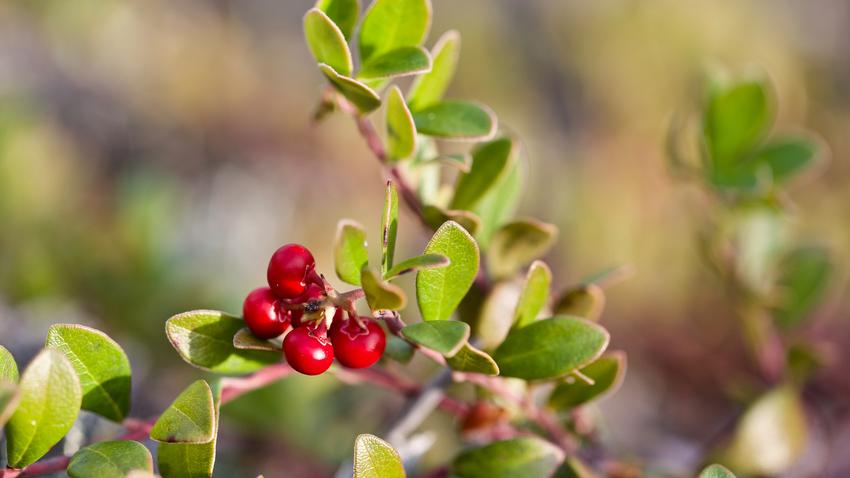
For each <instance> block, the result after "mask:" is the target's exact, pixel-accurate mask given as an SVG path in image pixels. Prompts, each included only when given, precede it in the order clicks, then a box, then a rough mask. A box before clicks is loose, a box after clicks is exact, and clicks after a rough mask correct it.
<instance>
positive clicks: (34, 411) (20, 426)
mask: <svg viewBox="0 0 850 478" xmlns="http://www.w3.org/2000/svg"><path fill="white" fill-rule="evenodd" d="M19 393H20V401H19V403H18V407H17V408H16V409H15V412H14V413H12V418H10V419H9V422H8V423H7V424H6V451H7V453H8V459H9V466H11V467H12V468H23V467H25V466H27V465H29V464H31V463H34V462H35V461H36V460H38V459H39V458H41V457H42V456H44V454H45V453H47V452H48V451H50V449H51V448H53V445H55V444H56V443H58V442H59V440H61V439H62V437H64V436H65V434H66V433H68V431H69V430H70V429H71V426H72V425H73V424H74V420H76V419H77V414H79V412H80V403H81V402H82V399H83V392H82V389H81V388H80V380H79V379H78V378H77V373H76V372H75V371H74V366H73V365H71V362H69V361H68V359H67V358H65V356H64V355H62V353H60V352H58V351H56V350H51V349H46V350H43V351H42V352H41V353H39V354H38V355H37V356H36V357H35V358H34V359H33V360H32V362H31V363H30V364H29V366H28V367H27V368H26V370H24V374H23V376H21V382H20V384H19Z"/></svg>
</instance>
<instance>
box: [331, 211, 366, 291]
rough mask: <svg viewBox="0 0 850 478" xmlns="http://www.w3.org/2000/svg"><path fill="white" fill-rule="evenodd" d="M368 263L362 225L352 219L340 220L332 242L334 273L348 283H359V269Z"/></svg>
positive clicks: (364, 233)
mask: <svg viewBox="0 0 850 478" xmlns="http://www.w3.org/2000/svg"><path fill="white" fill-rule="evenodd" d="M368 263H369V251H368V250H367V249H366V231H364V230H363V226H361V225H360V224H358V223H356V222H354V221H349V220H343V221H340V222H339V225H338V226H337V229H336V241H335V242H334V266H335V267H336V275H337V276H338V277H339V278H340V279H342V280H343V281H345V282H347V283H349V284H352V285H360V271H361V270H362V269H363V267H365V266H366V265H367V264H368Z"/></svg>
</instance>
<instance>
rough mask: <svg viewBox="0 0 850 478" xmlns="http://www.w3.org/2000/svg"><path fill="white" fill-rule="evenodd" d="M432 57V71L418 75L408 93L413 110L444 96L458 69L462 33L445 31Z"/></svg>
mask: <svg viewBox="0 0 850 478" xmlns="http://www.w3.org/2000/svg"><path fill="white" fill-rule="evenodd" d="M431 57H432V58H433V64H432V66H431V71H430V72H428V73H426V74H424V75H421V76H418V77H417V78H416V80H414V82H413V85H411V86H410V91H409V92H408V93H407V102H408V104H409V105H410V109H411V110H414V111H419V110H421V109H423V108H427V107H428V106H431V105H433V104H436V103H437V102H439V101H440V100H441V99H442V98H443V94H444V93H445V92H446V89H447V88H448V86H449V83H451V81H452V77H453V76H454V73H455V69H457V61H458V58H459V57H460V34H459V33H458V32H457V31H455V30H449V31H447V32H446V33H444V34H443V36H441V37H440V39H439V40H437V44H436V45H434V48H433V50H431Z"/></svg>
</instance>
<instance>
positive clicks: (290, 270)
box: [267, 244, 316, 299]
mask: <svg viewBox="0 0 850 478" xmlns="http://www.w3.org/2000/svg"><path fill="white" fill-rule="evenodd" d="M315 267H316V261H315V260H313V255H312V254H310V251H309V250H308V249H307V248H306V247H304V246H302V245H300V244H287V245H285V246H282V247H281V248H280V249H278V250H276V251H275V253H274V254H272V258H271V260H270V261H269V269H268V274H267V277H268V280H269V287H271V289H272V292H274V293H275V295H277V296H278V297H280V298H281V299H296V298H298V297H299V296H300V295H302V294H303V293H304V291H305V290H306V289H307V283H308V282H309V281H308V279H309V278H310V275H311V273H312V272H313V269H314V268H315Z"/></svg>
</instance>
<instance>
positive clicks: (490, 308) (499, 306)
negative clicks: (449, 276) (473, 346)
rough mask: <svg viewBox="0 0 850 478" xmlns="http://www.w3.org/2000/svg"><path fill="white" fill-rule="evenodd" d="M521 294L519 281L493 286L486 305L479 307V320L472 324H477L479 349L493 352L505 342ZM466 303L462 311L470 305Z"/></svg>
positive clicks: (485, 302)
mask: <svg viewBox="0 0 850 478" xmlns="http://www.w3.org/2000/svg"><path fill="white" fill-rule="evenodd" d="M521 293H522V291H521V284H520V283H518V282H517V281H499V282H496V283H495V284H493V287H492V288H490V291H489V293H488V294H487V296H486V298H485V299H484V303H483V304H481V305H480V307H477V310H478V316H477V320H476V321H475V322H472V323H474V324H475V336H476V339H478V342H477V345H478V346H479V347H481V348H482V349H484V350H493V349H495V348H496V347H498V346H499V344H501V343H502V342H503V341H504V340H505V337H507V336H508V332H510V330H511V327H513V326H514V311H515V310H516V307H517V304H518V303H519V296H520V294H521ZM466 302H467V301H466V299H464V303H463V304H461V309H463V308H464V307H466V306H467V305H468V304H467V303H466ZM461 320H464V319H463V318H461Z"/></svg>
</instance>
